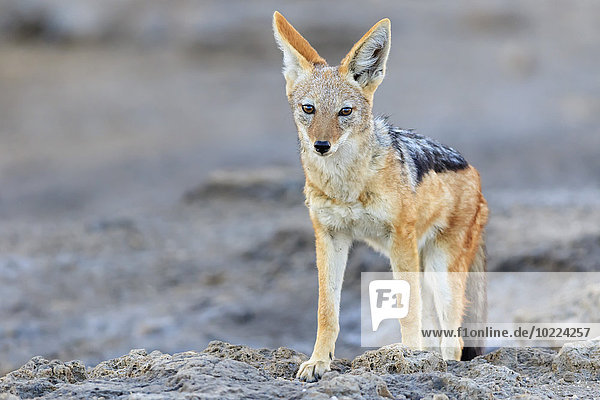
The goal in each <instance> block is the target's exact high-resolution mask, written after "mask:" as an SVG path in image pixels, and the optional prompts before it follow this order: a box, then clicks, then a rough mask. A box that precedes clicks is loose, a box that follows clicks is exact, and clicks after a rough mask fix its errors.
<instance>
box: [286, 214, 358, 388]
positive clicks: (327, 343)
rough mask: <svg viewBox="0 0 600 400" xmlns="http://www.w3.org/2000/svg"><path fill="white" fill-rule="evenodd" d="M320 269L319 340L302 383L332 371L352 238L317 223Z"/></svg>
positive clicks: (303, 370) (304, 366)
mask: <svg viewBox="0 0 600 400" xmlns="http://www.w3.org/2000/svg"><path fill="white" fill-rule="evenodd" d="M314 225H315V235H316V247H317V268H318V270H319V308H318V311H317V314H318V315H317V317H318V318H317V325H318V327H317V339H316V341H315V347H314V350H313V353H312V356H311V357H310V359H309V360H308V361H306V362H304V363H302V365H300V369H299V370H298V374H297V377H298V378H300V379H301V380H304V381H308V382H314V381H316V380H318V379H319V378H321V377H322V376H323V374H324V373H325V372H326V371H329V370H330V365H331V360H332V359H333V354H334V350H335V341H336V339H337V336H338V332H339V330H340V327H339V310H340V294H341V291H342V281H343V279H344V270H345V269H346V261H347V259H348V250H349V249H350V244H351V240H350V238H349V237H347V236H345V235H342V234H339V233H333V234H332V233H330V232H327V231H324V230H321V229H320V228H319V226H318V225H317V224H316V223H315V224H314Z"/></svg>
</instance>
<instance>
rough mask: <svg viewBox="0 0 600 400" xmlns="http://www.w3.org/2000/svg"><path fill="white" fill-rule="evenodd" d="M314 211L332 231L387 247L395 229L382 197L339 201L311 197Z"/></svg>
mask: <svg viewBox="0 0 600 400" xmlns="http://www.w3.org/2000/svg"><path fill="white" fill-rule="evenodd" d="M308 202H309V208H310V210H311V213H313V215H314V216H316V218H317V219H318V220H319V222H320V223H321V224H322V225H323V226H324V227H326V228H327V229H328V230H331V231H340V232H344V233H346V234H348V235H350V236H351V237H352V238H353V239H358V240H365V241H367V242H370V243H377V244H378V246H377V247H387V242H388V241H389V239H390V236H391V232H392V226H393V225H392V220H393V217H392V215H391V212H390V210H389V209H388V207H387V205H386V204H385V202H383V201H382V200H375V201H370V202H368V203H367V204H365V203H364V202H361V201H358V200H357V201H351V202H339V201H335V200H332V199H330V198H324V197H313V198H309V199H308Z"/></svg>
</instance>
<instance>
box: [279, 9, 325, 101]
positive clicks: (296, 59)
mask: <svg viewBox="0 0 600 400" xmlns="http://www.w3.org/2000/svg"><path fill="white" fill-rule="evenodd" d="M273 33H274V34H275V40H276V41H277V44H278V45H279V48H280V49H281V50H282V51H283V76H285V80H286V82H287V85H286V90H287V92H288V94H289V91H290V89H291V88H292V86H293V85H294V82H295V81H296V80H297V79H298V77H299V76H300V75H302V74H303V73H304V72H308V71H311V70H312V69H313V68H314V66H315V65H316V64H323V65H327V62H326V61H325V60H324V59H323V58H322V57H321V56H320V55H319V53H317V51H316V50H315V49H313V48H312V46H311V45H310V44H309V43H308V41H307V40H306V39H304V38H303V37H302V35H301V34H299V33H298V31H297V30H296V29H294V27H293V26H292V25H291V24H290V23H289V22H287V20H286V19H285V18H284V17H283V15H281V14H280V13H279V12H277V11H275V14H273Z"/></svg>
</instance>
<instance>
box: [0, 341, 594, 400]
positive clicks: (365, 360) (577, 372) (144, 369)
mask: <svg viewBox="0 0 600 400" xmlns="http://www.w3.org/2000/svg"><path fill="white" fill-rule="evenodd" d="M306 359H307V357H306V355H304V354H302V353H298V352H296V351H294V350H291V349H288V348H279V349H276V350H269V349H252V348H249V347H246V346H237V345H232V344H229V343H225V342H218V341H215V342H211V343H210V344H209V346H208V347H207V348H206V349H205V350H204V351H203V352H200V353H199V352H191V351H190V352H185V353H178V354H174V355H169V354H163V353H161V352H159V351H154V352H152V353H150V354H148V353H147V352H146V351H145V350H132V351H131V352H129V354H127V355H124V356H122V357H119V358H115V359H112V360H108V361H104V362H101V363H100V364H98V365H96V366H95V367H87V368H86V367H85V366H84V365H83V364H82V363H81V362H79V361H70V362H62V361H58V360H53V361H49V360H46V359H44V358H42V357H34V358H32V359H31V360H30V361H29V362H28V363H26V364H25V365H24V366H22V367H21V368H19V369H18V370H16V371H13V372H11V373H9V374H7V375H6V376H4V377H3V378H0V399H16V398H34V397H40V398H45V399H61V398H78V399H83V398H101V397H102V398H122V399H124V398H128V399H141V398H150V399H158V398H161V399H183V398H190V396H194V397H199V398H206V399H239V398H253V399H267V398H285V399H290V398H296V399H299V398H306V399H331V398H338V399H341V398H344V399H385V398H394V399H438V400H441V399H473V398H481V399H482V398H486V399H504V398H522V399H538V398H565V397H571V396H575V397H573V398H579V399H582V398H583V399H591V398H594V396H596V395H597V393H599V392H600V375H599V371H600V340H598V339H595V340H590V341H586V342H579V343H576V344H566V345H565V346H564V347H563V348H562V349H561V350H560V351H559V352H558V353H557V352H554V351H552V350H547V349H532V348H523V349H506V348H502V349H499V350H496V351H495V352H493V353H490V354H487V355H486V356H483V357H478V358H476V359H474V360H473V361H470V362H459V361H450V362H446V361H444V360H442V359H441V357H440V356H439V355H437V354H436V353H428V352H420V351H411V350H408V349H406V348H405V347H403V346H401V345H390V346H386V347H382V348H380V349H377V350H372V351H368V352H366V353H364V354H363V355H360V356H358V357H356V358H355V359H354V360H353V361H352V362H350V361H349V360H336V361H335V362H334V365H333V370H332V371H331V372H329V373H327V374H325V376H324V377H323V379H322V380H321V381H319V382H317V383H303V382H299V381H298V380H295V379H294V374H295V372H296V371H297V369H298V366H299V365H300V363H301V362H302V361H304V360H306Z"/></svg>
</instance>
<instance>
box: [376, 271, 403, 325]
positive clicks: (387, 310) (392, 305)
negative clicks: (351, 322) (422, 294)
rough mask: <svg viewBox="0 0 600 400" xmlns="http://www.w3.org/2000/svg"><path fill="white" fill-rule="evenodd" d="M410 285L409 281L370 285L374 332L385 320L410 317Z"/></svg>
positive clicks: (389, 281)
mask: <svg viewBox="0 0 600 400" xmlns="http://www.w3.org/2000/svg"><path fill="white" fill-rule="evenodd" d="M409 298H410V285H409V283H408V282H407V281H404V280H399V279H397V280H396V279H392V280H377V281H371V282H370V283H369V301H370V304H371V325H372V328H373V332H375V331H376V330H377V329H378V328H379V324H380V323H381V321H383V320H384V319H392V318H394V319H401V318H404V317H406V316H407V315H408V300H409Z"/></svg>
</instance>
